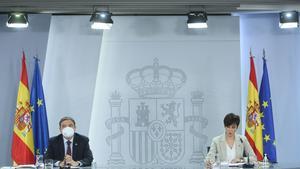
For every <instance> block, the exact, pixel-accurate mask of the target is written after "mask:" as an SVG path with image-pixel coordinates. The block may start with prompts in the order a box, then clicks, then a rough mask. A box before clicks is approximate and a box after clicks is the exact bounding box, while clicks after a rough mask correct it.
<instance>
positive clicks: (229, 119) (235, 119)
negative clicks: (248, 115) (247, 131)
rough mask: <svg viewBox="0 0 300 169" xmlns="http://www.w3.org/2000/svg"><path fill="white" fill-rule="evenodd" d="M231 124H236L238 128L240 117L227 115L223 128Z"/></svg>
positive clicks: (231, 114)
mask: <svg viewBox="0 0 300 169" xmlns="http://www.w3.org/2000/svg"><path fill="white" fill-rule="evenodd" d="M232 124H236V125H237V127H238V126H239V124H240V116H238V115H235V114H233V113H229V114H227V115H226V116H225V117H224V126H225V127H229V126H230V125H232Z"/></svg>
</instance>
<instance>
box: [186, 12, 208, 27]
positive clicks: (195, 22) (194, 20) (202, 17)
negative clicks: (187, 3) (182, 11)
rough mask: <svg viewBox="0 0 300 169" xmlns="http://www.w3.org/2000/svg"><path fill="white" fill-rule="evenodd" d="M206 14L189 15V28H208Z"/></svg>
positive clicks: (191, 13)
mask: <svg viewBox="0 0 300 169" xmlns="http://www.w3.org/2000/svg"><path fill="white" fill-rule="evenodd" d="M206 21H207V14H206V12H190V13H189V14H188V20H187V25H188V28H207V23H206Z"/></svg>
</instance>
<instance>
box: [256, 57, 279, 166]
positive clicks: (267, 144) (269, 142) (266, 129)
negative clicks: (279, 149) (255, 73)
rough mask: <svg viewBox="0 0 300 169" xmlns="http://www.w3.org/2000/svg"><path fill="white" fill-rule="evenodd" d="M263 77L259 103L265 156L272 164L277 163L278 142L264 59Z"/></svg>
mask: <svg viewBox="0 0 300 169" xmlns="http://www.w3.org/2000/svg"><path fill="white" fill-rule="evenodd" d="M263 61H264V66H263V76H262V80H261V85H260V91H259V102H260V104H261V105H260V111H261V113H262V118H261V121H262V126H263V147H264V154H267V157H268V159H269V161H270V162H273V163H275V162H277V158H276V142H275V131H274V123H273V112H272V102H271V92H270V84H269V77H268V69H267V64H266V59H265V57H263Z"/></svg>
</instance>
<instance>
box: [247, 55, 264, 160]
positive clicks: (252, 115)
mask: <svg viewBox="0 0 300 169" xmlns="http://www.w3.org/2000/svg"><path fill="white" fill-rule="evenodd" d="M250 55H251V53H250ZM259 105H260V104H259V97H258V90H257V81H256V73H255V66H254V61H253V56H252V55H251V56H250V77H249V84H248V102H247V115H246V131H245V135H246V137H247V139H248V141H249V143H250V145H251V147H252V149H253V151H254V153H255V154H256V157H257V160H262V159H263V139H262V124H261V113H260V109H259Z"/></svg>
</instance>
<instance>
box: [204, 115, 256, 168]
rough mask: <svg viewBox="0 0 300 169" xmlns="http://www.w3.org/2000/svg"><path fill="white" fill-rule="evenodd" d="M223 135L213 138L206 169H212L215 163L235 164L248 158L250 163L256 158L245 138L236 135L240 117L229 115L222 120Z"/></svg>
mask: <svg viewBox="0 0 300 169" xmlns="http://www.w3.org/2000/svg"><path fill="white" fill-rule="evenodd" d="M223 122H224V127H225V133H223V134H221V135H219V136H217V137H215V138H213V140H212V143H211V146H210V150H209V152H208V154H207V156H206V158H205V164H206V168H212V165H213V164H214V163H215V162H216V161H219V162H228V163H237V162H243V159H244V157H249V160H250V162H252V163H253V162H256V160H257V158H256V156H255V154H254V152H253V150H252V148H251V146H250V144H249V142H248V140H247V139H246V137H245V136H243V135H240V134H237V133H236V130H237V128H238V126H239V124H240V117H239V116H238V115H235V114H233V113H229V114H227V115H226V116H225V118H224V121H223Z"/></svg>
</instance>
